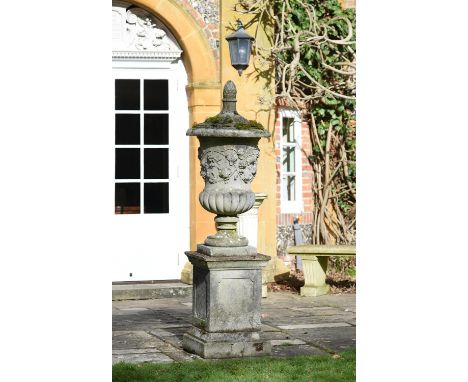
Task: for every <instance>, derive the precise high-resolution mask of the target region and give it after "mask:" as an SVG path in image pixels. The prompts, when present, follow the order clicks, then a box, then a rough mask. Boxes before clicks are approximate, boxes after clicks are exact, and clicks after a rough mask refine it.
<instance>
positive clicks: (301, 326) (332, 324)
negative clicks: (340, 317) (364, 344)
mask: <svg viewBox="0 0 468 382" xmlns="http://www.w3.org/2000/svg"><path fill="white" fill-rule="evenodd" d="M343 326H351V325H350V324H348V323H346V322H325V323H322V324H296V325H278V328H280V329H286V330H290V329H318V328H340V327H343Z"/></svg>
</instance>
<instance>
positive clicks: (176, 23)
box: [127, 0, 219, 88]
mask: <svg viewBox="0 0 468 382" xmlns="http://www.w3.org/2000/svg"><path fill="white" fill-rule="evenodd" d="M127 1H129V2H130V3H132V4H134V5H136V6H139V7H141V8H144V9H146V10H147V11H148V12H150V13H152V14H153V15H155V16H156V17H157V18H158V19H159V20H161V21H162V22H163V23H164V24H165V25H166V26H167V27H168V28H169V29H170V31H171V32H172V34H173V35H174V37H175V38H176V39H177V42H178V43H179V44H180V46H181V48H182V50H183V51H184V52H183V54H182V60H183V62H184V64H185V69H186V70H187V76H188V80H189V86H190V85H191V84H193V85H195V86H196V84H205V87H206V86H207V85H215V86H216V85H218V86H217V87H218V88H219V71H218V68H217V63H216V59H215V57H214V55H213V53H212V49H211V47H210V45H209V43H208V40H207V38H206V36H205V33H204V32H203V30H202V29H201V28H200V26H199V25H198V23H197V22H196V20H195V19H194V18H193V17H192V16H191V15H190V14H189V13H188V12H187V11H186V10H185V9H184V8H183V7H182V5H181V4H180V3H179V2H178V1H177V0H127Z"/></svg>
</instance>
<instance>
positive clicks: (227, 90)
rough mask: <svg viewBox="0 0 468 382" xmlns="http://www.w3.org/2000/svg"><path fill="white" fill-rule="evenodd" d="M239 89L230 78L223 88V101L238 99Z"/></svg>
mask: <svg viewBox="0 0 468 382" xmlns="http://www.w3.org/2000/svg"><path fill="white" fill-rule="evenodd" d="M236 95H237V89H236V85H234V82H232V81H231V80H229V81H228V82H226V84H225V85H224V89H223V101H236Z"/></svg>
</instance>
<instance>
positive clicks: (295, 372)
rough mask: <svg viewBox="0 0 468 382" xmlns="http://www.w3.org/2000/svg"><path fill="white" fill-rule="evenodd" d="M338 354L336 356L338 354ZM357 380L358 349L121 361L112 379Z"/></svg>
mask: <svg viewBox="0 0 468 382" xmlns="http://www.w3.org/2000/svg"><path fill="white" fill-rule="evenodd" d="M335 357H336V356H335ZM355 380H356V352H355V351H354V350H353V351H348V352H344V353H341V354H340V356H339V358H334V357H332V356H302V357H294V358H280V359H278V358H270V357H264V358H255V359H235V360H219V361H204V360H197V361H193V362H184V363H171V364H152V363H145V364H136V365H135V364H128V363H118V364H115V365H114V366H113V367H112V381H113V382H130V381H131V382H153V381H165V382H166V381H167V382H170V381H177V382H190V381H197V382H198V381H206V382H220V381H223V382H224V381H226V382H241V381H242V382H244V381H249V382H250V381H252V382H256V381H265V382H276V381H278V382H281V381H285V382H286V381H313V382H350V381H355Z"/></svg>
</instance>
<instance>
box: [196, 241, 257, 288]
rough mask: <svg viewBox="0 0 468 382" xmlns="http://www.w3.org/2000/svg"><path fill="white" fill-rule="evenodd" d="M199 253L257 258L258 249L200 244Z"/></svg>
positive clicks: (247, 246)
mask: <svg viewBox="0 0 468 382" xmlns="http://www.w3.org/2000/svg"><path fill="white" fill-rule="evenodd" d="M197 252H198V253H201V254H203V255H207V256H238V255H240V256H255V255H256V254H257V248H255V247H251V246H250V245H246V246H242V247H211V246H208V245H204V244H198V245H197ZM192 282H193V281H192Z"/></svg>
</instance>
